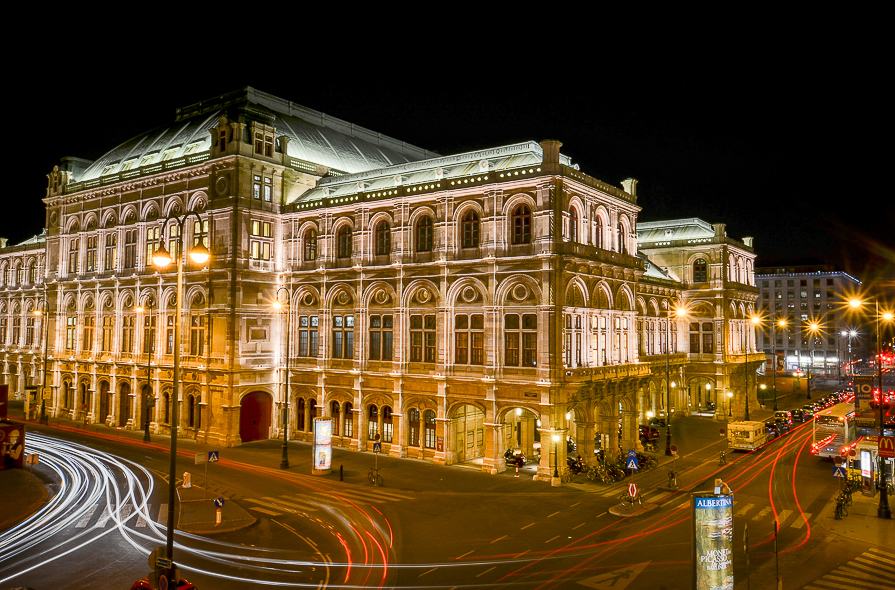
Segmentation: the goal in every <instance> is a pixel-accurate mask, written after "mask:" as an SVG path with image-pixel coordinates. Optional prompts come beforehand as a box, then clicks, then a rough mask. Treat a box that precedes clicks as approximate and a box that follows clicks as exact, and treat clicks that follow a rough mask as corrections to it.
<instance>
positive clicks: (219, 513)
mask: <svg viewBox="0 0 895 590" xmlns="http://www.w3.org/2000/svg"><path fill="white" fill-rule="evenodd" d="M219 524H221V509H220V508H218V516H217V522H215V523H214V526H218V525H219Z"/></svg>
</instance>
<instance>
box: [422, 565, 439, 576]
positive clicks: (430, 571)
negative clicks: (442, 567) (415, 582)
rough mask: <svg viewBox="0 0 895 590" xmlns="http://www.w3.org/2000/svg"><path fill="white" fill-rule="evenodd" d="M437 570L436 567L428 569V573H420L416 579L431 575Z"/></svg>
mask: <svg viewBox="0 0 895 590" xmlns="http://www.w3.org/2000/svg"><path fill="white" fill-rule="evenodd" d="M437 569H438V568H437V567H433V568H432V569H430V570H429V571H427V572H423V573H421V574H420V575H418V576H417V578H422V577H423V576H425V575H426V574H431V573H432V572H434V571H435V570H437Z"/></svg>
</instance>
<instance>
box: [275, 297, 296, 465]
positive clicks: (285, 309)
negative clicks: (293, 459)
mask: <svg viewBox="0 0 895 590" xmlns="http://www.w3.org/2000/svg"><path fill="white" fill-rule="evenodd" d="M281 291H282V292H283V293H285V294H286V298H287V303H286V305H285V306H284V305H283V304H281V303H280V292H281ZM273 305H274V308H275V309H279V310H281V311H282V312H284V313H285V314H286V395H285V398H286V408H285V414H284V418H283V457H282V459H280V469H289V447H288V443H289V370H290V367H289V360H290V357H291V356H292V349H291V346H290V345H291V343H292V291H291V290H290V289H287V288H286V287H280V288H279V289H277V295H276V300H275V301H274V304H273Z"/></svg>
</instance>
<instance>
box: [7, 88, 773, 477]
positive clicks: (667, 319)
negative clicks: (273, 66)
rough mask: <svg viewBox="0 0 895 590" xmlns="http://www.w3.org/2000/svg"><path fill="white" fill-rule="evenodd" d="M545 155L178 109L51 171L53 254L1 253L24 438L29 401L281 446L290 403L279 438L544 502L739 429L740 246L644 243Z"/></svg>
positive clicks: (743, 257) (748, 292) (285, 115)
mask: <svg viewBox="0 0 895 590" xmlns="http://www.w3.org/2000/svg"><path fill="white" fill-rule="evenodd" d="M479 141H480V138H477V139H475V141H474V142H475V143H478V142H479ZM560 147H561V144H560V143H559V142H558V141H544V142H541V143H535V142H524V143H519V144H513V145H505V146H497V147H494V148H491V149H482V150H475V151H471V152H467V153H462V154H456V155H450V156H440V155H438V154H435V153H433V152H429V151H426V150H424V149H420V148H417V147H414V146H411V145H408V144H406V143H404V142H401V141H399V140H395V139H392V138H389V137H386V136H383V135H381V134H379V133H376V132H374V131H370V130H368V129H364V128H361V127H358V126H356V125H353V124H351V123H348V122H346V121H342V120H339V119H335V118H333V117H330V116H327V115H324V114H323V113H319V112H317V111H313V110H311V109H307V108H305V107H302V106H300V105H296V104H294V103H292V102H289V101H286V100H283V99H280V98H277V97H274V96H271V95H268V94H265V93H262V92H258V91H257V90H254V89H251V88H246V89H243V90H240V91H237V92H234V93H231V94H228V95H225V96H220V97H216V98H214V99H212V100H209V101H205V102H201V103H198V104H195V105H191V106H189V107H186V108H183V109H179V110H178V113H177V118H176V121H175V122H173V123H172V124H171V125H169V126H167V127H161V128H159V129H155V130H153V131H150V132H147V133H144V134H142V135H139V136H137V137H136V138H134V139H132V140H129V141H127V142H125V143H123V144H121V145H120V146H117V147H113V148H112V149H111V150H110V151H109V152H107V153H106V154H104V155H103V156H101V157H100V158H99V159H97V160H96V161H93V162H90V161H85V160H80V159H77V158H66V159H64V160H63V161H62V163H61V164H60V165H59V166H57V167H56V168H54V169H53V170H52V172H50V174H49V175H48V179H49V182H48V186H47V191H46V196H45V198H44V202H45V204H46V218H45V220H46V221H45V223H46V225H47V229H46V231H45V232H44V233H42V234H40V235H38V236H35V238H33V239H31V240H28V241H26V242H24V243H22V244H16V245H13V246H6V244H5V243H4V244H3V246H4V247H2V248H0V368H2V379H3V381H4V382H5V383H8V384H10V386H11V390H12V391H14V392H15V393H16V394H18V395H20V396H21V395H24V394H26V393H27V396H28V406H29V411H30V412H31V414H32V415H34V414H35V413H36V412H37V411H39V410H38V408H39V406H40V400H39V398H38V394H39V391H38V389H37V388H39V386H41V385H42V384H43V383H44V382H45V383H46V386H47V396H46V404H47V410H48V413H49V414H50V415H51V416H58V417H67V418H71V419H78V420H88V421H91V422H101V423H104V424H108V425H110V426H119V427H122V428H131V429H141V428H143V427H144V422H145V421H147V420H148V421H149V423H150V429H151V430H152V431H153V432H158V433H167V432H170V429H171V424H170V420H171V416H172V408H173V404H174V403H178V404H180V406H179V415H180V417H181V422H180V424H179V425H178V427H179V433H180V435H181V436H184V437H189V438H194V439H197V440H199V441H202V442H207V443H210V444H216V445H224V446H233V445H239V444H241V443H243V442H247V441H251V440H257V439H266V438H275V437H282V435H283V431H284V428H285V423H284V420H283V417H284V415H285V410H286V407H287V400H288V411H289V420H288V424H289V428H290V433H289V434H290V437H291V438H293V439H298V440H310V439H311V436H312V429H313V419H314V418H315V417H328V418H332V421H333V441H334V442H333V444H335V445H337V446H342V447H346V448H350V449H355V450H361V451H363V450H367V451H369V450H370V449H371V448H372V445H373V442H374V441H375V440H378V441H379V442H380V443H381V444H382V450H383V452H386V453H389V454H390V455H392V456H395V457H414V458H420V459H423V460H427V461H432V462H435V463H440V464H454V463H460V462H469V461H475V462H477V463H480V465H481V468H482V469H484V470H486V471H489V472H496V471H501V470H503V469H505V468H506V465H505V461H504V459H503V455H504V452H505V451H506V450H507V449H509V448H516V447H518V448H521V449H522V450H523V451H524V452H525V453H526V454H527V455H528V456H529V457H530V458H533V457H535V456H537V454H540V459H539V461H540V463H539V466H538V474H539V477H542V478H547V477H550V476H551V475H552V473H553V464H552V461H553V459H554V458H558V459H559V465H565V454H566V449H567V447H566V444H565V441H566V440H567V439H569V438H571V439H572V440H573V441H575V442H577V444H578V452H579V453H581V455H582V456H583V457H585V459H587V460H592V459H593V457H594V450H595V447H597V446H599V447H602V448H606V449H609V451H610V452H613V453H614V452H615V450H616V449H617V448H618V447H619V446H621V447H623V448H625V449H630V448H635V447H638V446H639V444H640V443H639V441H638V424H643V423H646V422H647V421H648V419H649V418H650V417H653V416H664V415H667V414H668V413H669V412H678V415H680V414H681V413H687V412H688V411H691V410H695V409H697V408H700V407H703V408H704V407H706V406H708V405H709V404H710V403H716V404H717V406H718V408H719V412H718V417H719V419H722V418H726V415H727V414H728V413H731V414H732V415H734V416H741V415H742V413H743V411H744V407H745V404H746V399H747V397H746V392H748V398H749V400H750V402H749V403H752V404H755V405H754V406H753V407H757V404H756V403H755V399H756V398H755V382H754V374H755V370H756V368H757V367H758V366H760V365H761V363H762V362H763V356H762V355H761V354H760V353H758V352H757V349H756V342H755V336H754V332H753V329H752V325H751V324H750V323H749V322H748V318H750V317H751V316H752V315H753V314H754V313H755V311H756V309H755V307H756V301H757V299H758V293H757V290H756V288H755V282H754V276H753V265H754V259H755V253H754V251H753V249H752V245H751V240H750V239H745V240H743V241H742V242H740V241H737V240H734V239H731V238H729V237H727V235H726V232H725V230H724V225H723V224H715V225H711V224H708V223H706V222H704V221H702V220H698V219H686V220H677V221H672V222H663V223H646V224H640V223H638V222H637V216H638V214H639V212H640V207H639V206H638V204H637V193H636V181H635V180H633V179H628V180H626V181H624V182H623V183H622V186H613V185H610V184H608V183H605V182H603V181H600V180H598V179H596V178H593V177H591V176H589V175H587V174H586V173H584V172H582V171H581V170H580V169H579V167H578V166H577V165H573V164H572V162H570V160H569V158H568V157H567V156H565V155H563V154H562V153H561V152H560ZM186 212H196V214H197V216H196V217H190V219H189V220H188V222H187V223H185V224H184V225H183V234H184V235H183V238H184V240H185V244H187V245H188V246H192V245H193V244H197V243H199V242H202V243H203V244H205V245H206V246H207V247H208V249H209V250H210V251H211V254H212V257H211V260H210V261H209V262H208V263H207V264H205V265H194V264H193V263H192V262H187V263H185V266H184V280H185V288H184V297H183V301H182V302H181V303H182V309H183V312H182V316H181V317H180V318H178V317H176V313H175V309H176V308H175V304H176V300H175V293H176V289H175V287H176V280H175V279H176V272H174V271H173V270H172V269H165V270H162V271H160V270H157V269H156V268H155V267H154V266H153V265H152V262H151V257H152V255H153V253H154V252H155V251H156V250H157V249H158V247H159V246H161V245H164V246H165V247H166V248H167V249H168V250H170V251H172V252H174V253H175V254H181V253H178V252H176V244H177V242H178V239H179V238H180V236H178V235H177V234H178V225H177V224H176V223H174V222H172V221H171V220H170V219H169V216H172V215H181V216H182V215H183V214H184V213H186ZM18 221H21V220H18ZM283 288H284V289H285V290H286V291H288V293H289V295H290V298H289V305H288V306H287V307H285V308H284V309H282V310H278V309H276V308H274V306H273V304H274V301H275V299H276V298H277V293H278V290H281V289H283ZM280 292H282V291H280ZM284 301H285V299H284ZM679 304H680V305H683V306H686V307H687V308H688V310H689V313H688V315H686V316H682V317H678V316H676V315H672V314H671V313H670V312H672V311H673V310H674V309H675V308H676V307H677V306H678V305H679ZM37 311H40V312H41V313H40V315H38V314H37V313H35V312H37ZM286 314H290V315H288V316H287V315H286ZM287 318H288V319H289V320H291V321H287ZM176 322H181V324H182V326H183V331H182V338H181V342H175V338H174V328H175V325H176ZM287 326H291V328H292V330H291V333H287ZM45 334H48V338H46V339H45V337H44V335H45ZM287 338H289V342H288V345H287ZM44 345H45V346H46V353H44V349H43V346H44ZM178 350H179V351H180V357H179V358H180V359H181V365H180V366H181V382H182V384H181V388H180V389H181V395H180V397H179V399H176V400H175V399H173V397H174V396H173V392H174V389H173V383H172V381H173V370H172V367H173V361H174V355H175V353H176V351H178ZM287 351H289V353H288V354H289V359H288V361H289V362H288V363H287V362H286V354H287ZM44 367H46V371H44ZM287 367H288V370H289V379H288V384H289V387H288V391H286V383H287V380H286V371H287ZM668 398H670V400H669V399H668ZM669 401H670V407H669V406H668V403H669ZM725 410H726V411H725ZM722 412H723V414H722ZM555 441H556V442H555ZM554 449H555V450H556V453H554ZM535 460H537V459H535Z"/></svg>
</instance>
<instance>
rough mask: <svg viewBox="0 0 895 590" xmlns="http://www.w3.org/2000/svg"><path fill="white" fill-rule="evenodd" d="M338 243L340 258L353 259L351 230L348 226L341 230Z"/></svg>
mask: <svg viewBox="0 0 895 590" xmlns="http://www.w3.org/2000/svg"><path fill="white" fill-rule="evenodd" d="M338 242H339V245H338V256H339V258H351V228H350V227H348V226H347V225H343V226H342V228H341V229H340V230H339V237H338Z"/></svg>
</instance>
